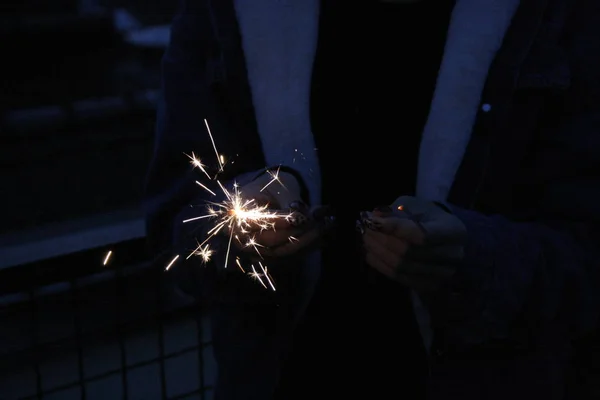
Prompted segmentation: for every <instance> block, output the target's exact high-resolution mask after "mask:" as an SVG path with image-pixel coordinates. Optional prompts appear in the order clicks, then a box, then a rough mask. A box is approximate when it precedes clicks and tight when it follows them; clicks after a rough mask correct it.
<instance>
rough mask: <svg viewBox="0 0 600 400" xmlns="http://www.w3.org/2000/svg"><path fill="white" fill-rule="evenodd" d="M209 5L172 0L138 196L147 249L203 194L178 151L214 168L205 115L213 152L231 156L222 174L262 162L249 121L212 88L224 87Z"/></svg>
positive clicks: (161, 243)
mask: <svg viewBox="0 0 600 400" xmlns="http://www.w3.org/2000/svg"><path fill="white" fill-rule="evenodd" d="M209 3H210V2H209V1H204V0H183V1H180V7H179V9H178V12H177V14H176V16H175V18H174V20H173V23H172V27H171V38H170V43H169V45H168V48H167V50H166V52H165V54H164V57H163V59H162V64H161V66H162V82H161V85H162V87H161V96H160V100H159V104H158V113H157V123H156V138H155V150H154V156H153V160H152V163H151V166H150V171H149V174H148V177H147V183H146V198H145V205H146V210H147V231H148V236H149V242H150V246H152V247H153V251H156V249H157V248H160V249H164V248H166V247H168V246H170V245H171V244H172V240H173V237H172V236H173V221H174V219H175V216H176V215H177V214H179V213H180V212H181V209H182V208H183V207H184V206H185V205H187V204H188V203H190V202H192V201H193V202H201V201H202V197H204V199H206V197H205V196H206V193H203V191H202V190H201V189H200V188H199V187H198V186H197V185H195V184H194V181H195V180H200V181H204V180H206V178H203V176H202V175H200V174H199V171H198V170H197V169H196V170H194V169H193V168H192V166H191V164H190V160H189V159H188V158H187V157H186V156H185V154H191V153H192V152H194V154H195V155H196V156H198V157H199V158H200V159H201V160H202V161H203V162H204V163H206V164H207V166H208V168H209V169H210V170H211V171H212V172H215V171H216V169H217V167H218V161H217V159H216V154H215V151H214V148H213V145H212V143H211V140H210V137H209V135H208V132H207V128H206V126H205V123H204V120H205V119H206V120H207V122H208V124H209V126H210V128H211V131H212V134H213V137H214V140H215V144H216V147H217V149H218V151H219V153H220V154H223V155H224V156H225V157H228V158H229V157H235V162H234V163H233V164H228V165H227V167H226V171H227V172H228V175H229V177H232V176H236V175H238V174H240V173H244V172H250V171H255V170H257V169H260V168H262V167H264V161H263V155H262V152H261V150H260V144H259V143H260V142H259V139H258V137H257V132H256V128H255V126H253V125H252V124H250V123H248V124H240V123H237V122H236V121H237V120H236V118H235V116H234V115H230V114H231V112H230V110H229V108H228V107H226V105H225V104H223V103H224V99H223V98H222V97H221V95H220V94H222V93H224V92H225V91H224V87H225V85H226V84H227V82H226V80H225V79H226V77H224V76H222V74H219V73H220V72H222V71H223V68H222V65H219V63H220V62H222V60H221V58H220V56H219V52H220V48H219V47H220V44H219V43H218V37H217V36H216V27H215V26H214V21H215V20H214V15H213V14H212V13H213V12H214V11H213V10H211V9H210V6H209ZM234 100H236V99H234ZM238 119H239V118H238ZM249 143H250V145H248V144H249ZM256 143H258V146H257V145H256ZM244 147H245V148H244ZM184 153H185V154H184ZM223 179H225V178H223Z"/></svg>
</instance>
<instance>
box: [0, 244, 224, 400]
mask: <svg viewBox="0 0 600 400" xmlns="http://www.w3.org/2000/svg"><path fill="white" fill-rule="evenodd" d="M143 247H144V240H143V239H139V240H132V241H129V242H125V243H121V244H118V245H115V246H113V247H112V248H110V249H108V248H102V249H95V250H89V251H85V252H82V253H79V254H74V255H69V256H64V257H60V258H56V259H52V260H45V261H42V262H38V263H35V264H30V265H21V266H18V267H13V268H9V269H5V270H0V399H2V400H13V399H61V400H63V399H64V400H69V399H86V400H87V399H127V400H129V399H148V400H152V399H161V400H162V399H164V400H166V399H170V400H175V399H210V394H211V386H210V383H211V382H212V381H213V376H212V373H213V371H214V367H213V366H211V365H207V363H208V364H210V363H211V362H212V357H211V347H210V337H209V334H208V329H207V326H206V324H205V323H204V321H203V317H202V315H203V313H202V310H201V308H200V307H199V305H198V304H196V303H194V302H192V301H189V300H187V299H185V301H184V299H177V298H174V297H172V296H171V295H170V292H169V290H168V285H167V284H166V283H165V282H166V279H165V274H164V273H163V267H164V266H162V265H157V264H156V263H154V262H150V261H149V260H147V259H144V257H143V255H144V251H143ZM109 250H110V251H111V255H112V257H111V258H112V259H111V260H110V261H111V262H109V263H107V264H108V265H106V266H105V265H103V260H104V259H105V258H106V254H107V252H108V251H109Z"/></svg>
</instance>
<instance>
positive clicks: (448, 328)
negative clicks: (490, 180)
mask: <svg viewBox="0 0 600 400" xmlns="http://www.w3.org/2000/svg"><path fill="white" fill-rule="evenodd" d="M599 132H600V113H594V114H590V115H586V116H580V117H576V118H575V119H574V120H572V123H571V124H569V126H568V127H566V128H565V129H564V130H562V131H561V133H560V134H558V135H556V137H554V138H553V142H554V143H555V145H556V147H554V146H553V147H551V148H548V150H546V151H542V152H541V153H540V154H539V158H540V164H539V165H544V166H546V167H547V168H551V169H552V168H554V169H555V172H560V175H557V174H556V173H552V172H551V171H547V172H545V174H547V176H549V177H551V178H549V180H548V182H547V184H546V185H545V187H544V195H543V196H542V200H541V201H540V206H539V209H538V210H537V211H538V220H540V221H545V222H539V223H537V222H536V223H518V222H513V221H510V220H508V219H506V218H504V217H502V216H487V215H483V214H481V213H478V212H475V211H471V210H465V209H461V208H459V207H455V206H452V205H450V206H449V208H450V209H451V210H452V212H453V213H454V215H456V216H457V217H458V218H459V219H460V220H461V221H462V222H463V223H464V224H465V226H466V228H467V232H468V240H467V245H466V247H465V254H464V260H463V262H462V263H461V266H460V267H459V268H458V271H457V275H456V277H455V279H453V287H452V288H449V290H446V291H442V292H441V294H442V297H441V298H438V299H437V300H438V301H436V302H435V304H436V307H435V308H434V319H435V320H436V324H437V325H438V327H439V328H442V330H443V332H444V335H445V341H446V343H447V345H449V346H450V347H457V348H460V347H462V346H465V347H469V346H473V345H486V344H489V343H493V342H495V341H501V342H502V341H510V342H514V343H515V344H519V345H522V346H527V342H528V340H529V339H531V338H539V337H540V335H542V334H543V333H544V332H543V331H544V330H545V329H547V328H549V327H553V329H559V330H561V331H562V334H563V335H567V336H569V337H573V336H576V335H579V334H581V333H583V332H588V331H589V330H590V329H591V328H593V327H594V325H595V324H596V323H597V321H598V316H599V314H598V312H599V310H598V304H599V303H598V294H597V293H598V289H600V280H599V278H600V268H599V267H598V265H599V262H600V251H599V250H600V230H599V229H600V206H599V204H600V158H599V157H598V155H599V154H600V140H599V139H598V133H599ZM566 161H568V162H566ZM558 165H560V169H556V166H558Z"/></svg>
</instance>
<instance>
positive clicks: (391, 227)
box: [372, 217, 425, 244]
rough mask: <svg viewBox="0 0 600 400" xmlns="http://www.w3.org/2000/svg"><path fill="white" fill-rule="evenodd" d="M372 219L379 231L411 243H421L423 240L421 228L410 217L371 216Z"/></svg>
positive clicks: (423, 234)
mask: <svg viewBox="0 0 600 400" xmlns="http://www.w3.org/2000/svg"><path fill="white" fill-rule="evenodd" d="M372 221H373V224H374V225H375V226H376V227H378V229H379V230H380V231H381V232H383V233H387V234H390V235H393V236H396V237H398V238H400V239H404V240H406V241H408V242H410V243H412V244H423V243H424V241H425V233H424V232H423V229H422V228H421V227H420V226H419V225H417V223H415V222H414V221H412V220H410V219H406V218H398V217H385V218H381V217H372Z"/></svg>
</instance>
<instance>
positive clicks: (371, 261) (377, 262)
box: [365, 253, 396, 279]
mask: <svg viewBox="0 0 600 400" xmlns="http://www.w3.org/2000/svg"><path fill="white" fill-rule="evenodd" d="M365 261H366V262H367V264H368V265H369V266H370V267H372V268H374V269H375V270H377V271H379V272H380V273H382V274H383V275H385V276H387V277H388V278H390V279H395V274H396V272H395V270H394V268H393V267H391V266H390V265H389V264H388V263H387V262H385V261H383V260H382V259H380V258H379V257H378V256H377V254H375V253H367V254H366V256H365Z"/></svg>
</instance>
